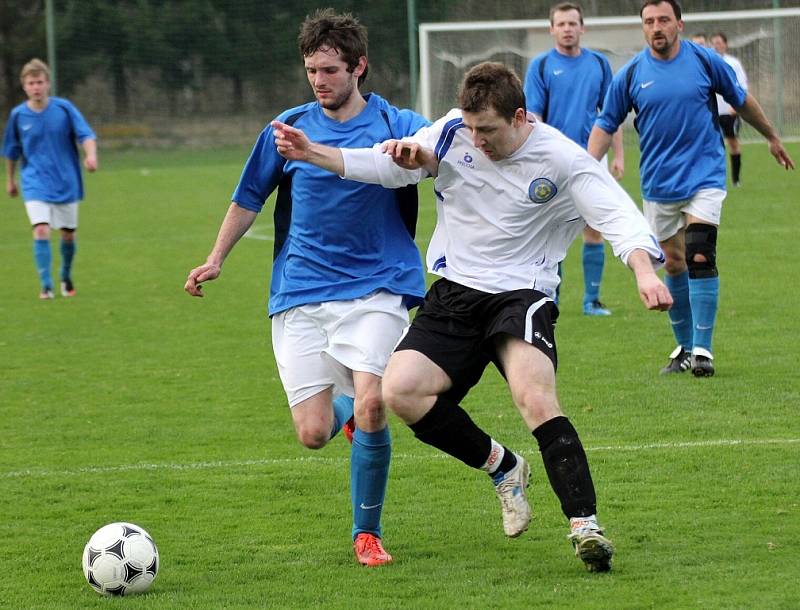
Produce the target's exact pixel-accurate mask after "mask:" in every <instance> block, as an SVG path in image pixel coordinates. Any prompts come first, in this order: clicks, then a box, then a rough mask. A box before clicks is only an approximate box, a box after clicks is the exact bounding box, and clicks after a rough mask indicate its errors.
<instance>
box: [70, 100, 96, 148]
mask: <svg viewBox="0 0 800 610" xmlns="http://www.w3.org/2000/svg"><path fill="white" fill-rule="evenodd" d="M64 108H66V110H67V114H69V119H70V121H72V130H73V132H74V134H75V139H76V140H78V142H83V141H84V140H96V139H97V136H96V135H95V133H94V132H93V131H92V128H91V127H89V123H87V122H86V119H84V118H83V115H82V114H81V113H80V110H78V109H77V108H76V107H75V105H74V104H73V103H72V102H68V101H67V100H64Z"/></svg>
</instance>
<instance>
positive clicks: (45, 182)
mask: <svg viewBox="0 0 800 610" xmlns="http://www.w3.org/2000/svg"><path fill="white" fill-rule="evenodd" d="M20 81H21V82H22V88H23V90H24V91H25V95H26V96H27V97H28V100H27V101H26V102H23V103H22V104H20V105H19V106H17V107H15V108H14V109H13V110H12V111H11V115H10V116H9V118H8V123H6V129H5V135H4V138H3V155H4V156H5V157H6V192H7V193H8V194H9V195H10V196H11V197H16V196H17V195H19V192H20V189H19V187H18V186H17V182H16V179H15V171H16V167H17V163H18V162H20V182H21V184H22V198H23V200H24V201H25V209H26V211H27V213H28V219H29V220H30V223H31V226H32V227H33V257H34V262H35V263H36V270H37V272H38V274H39V283H40V291H39V298H41V299H52V298H53V279H52V275H51V272H50V265H51V261H52V254H51V251H50V228H51V227H52V228H54V229H60V230H61V294H62V295H63V296H65V297H71V296H74V295H75V284H74V283H73V281H72V261H73V257H74V256H75V248H76V241H75V235H76V232H77V230H78V202H79V201H80V200H81V199H83V181H82V179H81V166H80V158H79V155H78V149H77V147H76V144H75V143H76V142H78V143H80V145H81V148H83V152H84V160H83V165H84V167H85V168H86V169H87V170H88V171H90V172H93V171H95V170H96V169H97V144H96V138H95V134H94V132H93V131H92V129H91V127H89V124H88V123H87V122H86V120H85V119H84V118H83V116H82V115H81V113H80V112H79V111H78V109H77V108H76V107H75V106H74V105H73V104H72V103H71V102H69V101H68V100H65V99H62V98H59V97H50V70H49V68H48V67H47V64H45V63H44V62H43V61H41V60H39V59H32V60H31V61H29V62H28V63H26V64H25V65H24V66H23V68H22V72H21V75H20Z"/></svg>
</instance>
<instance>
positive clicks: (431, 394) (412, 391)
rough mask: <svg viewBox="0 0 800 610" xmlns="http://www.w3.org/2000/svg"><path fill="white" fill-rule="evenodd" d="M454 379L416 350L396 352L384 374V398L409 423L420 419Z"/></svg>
mask: <svg viewBox="0 0 800 610" xmlns="http://www.w3.org/2000/svg"><path fill="white" fill-rule="evenodd" d="M451 385H452V382H451V381H450V378H449V377H448V376H447V373H445V372H444V371H443V370H442V369H441V368H440V367H439V366H437V365H436V364H435V363H434V362H433V361H432V360H431V359H430V358H428V357H427V356H425V355H424V354H422V353H420V352H418V351H415V350H410V349H409V350H401V351H397V352H394V353H393V354H392V356H391V358H389V364H388V365H387V366H386V371H385V373H384V375H383V382H382V394H383V401H384V403H385V405H386V407H388V408H389V409H391V410H392V412H394V414H395V415H397V416H398V417H399V418H400V419H402V420H403V421H404V422H405V423H406V424H408V425H411V424H414V423H416V422H418V421H419V420H420V419H421V418H422V417H423V416H424V415H425V414H426V413H427V412H428V411H430V409H431V408H432V407H433V405H434V404H435V403H436V399H437V397H438V395H439V394H440V393H442V392H445V391H447V390H448V389H449V388H450V386H451Z"/></svg>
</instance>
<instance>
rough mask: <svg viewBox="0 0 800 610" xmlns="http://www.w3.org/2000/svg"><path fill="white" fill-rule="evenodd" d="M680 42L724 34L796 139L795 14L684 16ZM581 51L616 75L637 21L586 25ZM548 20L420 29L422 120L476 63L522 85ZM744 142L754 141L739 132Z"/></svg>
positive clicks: (548, 44) (444, 106)
mask: <svg viewBox="0 0 800 610" xmlns="http://www.w3.org/2000/svg"><path fill="white" fill-rule="evenodd" d="M683 21H684V25H685V27H684V33H683V36H684V38H689V37H691V36H692V35H693V34H696V33H700V32H703V33H705V34H706V35H707V36H710V35H711V34H713V33H715V32H719V31H722V32H724V33H725V35H726V36H727V38H728V53H730V54H731V55H733V56H735V57H737V58H738V59H739V61H741V62H742V65H743V66H744V69H745V71H746V72H747V76H748V79H749V81H750V86H749V90H750V91H751V92H752V93H753V95H754V96H755V97H756V98H757V99H758V100H759V102H761V105H762V106H763V107H764V111H765V112H766V114H767V116H768V117H769V119H770V120H771V121H772V123H773V124H774V125H775V126H776V128H778V130H779V131H780V132H781V133H782V135H784V136H789V137H798V136H800V68H799V67H798V66H800V8H793V9H772V10H768V9H767V10H758V11H721V12H714V13H694V14H684V15H683ZM585 24H586V33H585V34H584V35H583V36H582V38H581V45H582V46H586V47H590V48H593V49H596V50H598V51H601V52H602V53H604V54H605V55H606V57H608V59H609V61H610V63H611V67H612V69H613V70H614V71H615V72H616V71H617V70H619V68H621V67H622V66H623V64H625V63H626V62H627V61H628V60H629V59H631V58H632V57H633V56H634V55H635V54H636V53H638V52H639V51H641V50H642V48H643V47H644V44H645V43H644V38H643V34H642V26H641V20H640V19H639V17H638V16H627V17H594V18H586V20H585ZM549 27H550V23H549V21H548V20H546V19H540V20H527V21H522V20H517V21H480V22H478V21H475V22H458V23H455V22H454V23H423V24H420V28H419V40H420V45H419V46H420V110H421V112H422V113H423V114H424V115H425V116H427V117H428V118H431V119H435V118H438V117H440V116H442V115H443V114H445V113H446V112H447V111H448V110H449V109H450V108H452V107H453V106H455V104H456V92H457V89H458V85H459V83H460V82H461V79H462V77H463V75H464V73H465V72H466V71H467V70H468V69H469V68H470V67H472V66H474V65H475V64H477V63H479V62H482V61H499V62H502V63H504V64H505V65H507V66H509V67H511V68H513V69H514V70H515V71H516V72H517V74H518V75H519V76H520V78H524V76H525V71H526V69H527V67H528V63H529V62H530V60H531V58H532V57H534V56H536V55H538V54H539V53H542V52H544V51H547V50H549V49H550V48H552V46H553V39H552V37H551V36H550V33H549ZM741 137H742V138H743V139H745V140H748V139H753V140H755V139H757V138H758V137H759V136H758V134H757V133H756V132H755V130H754V129H753V128H752V127H750V126H749V125H746V124H745V125H743V126H742V132H741Z"/></svg>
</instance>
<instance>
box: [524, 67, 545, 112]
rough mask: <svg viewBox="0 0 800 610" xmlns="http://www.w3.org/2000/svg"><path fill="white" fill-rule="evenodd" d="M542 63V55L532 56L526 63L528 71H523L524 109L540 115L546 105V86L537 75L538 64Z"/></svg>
mask: <svg viewBox="0 0 800 610" xmlns="http://www.w3.org/2000/svg"><path fill="white" fill-rule="evenodd" d="M541 63H542V56H541V55H539V56H538V57H534V58H533V59H532V60H531V63H530V64H528V71H527V72H526V73H525V85H524V91H525V105H526V106H527V108H526V110H528V111H529V112H533V113H535V114H537V115H539V116H542V113H543V112H544V108H545V105H546V100H545V97H546V96H547V88H546V87H545V85H544V81H543V80H542V78H541V77H540V76H539V64H541Z"/></svg>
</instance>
